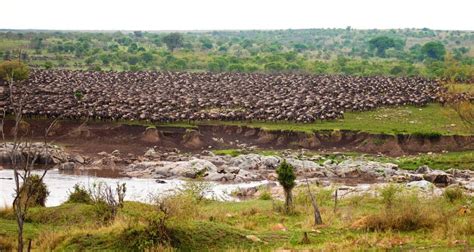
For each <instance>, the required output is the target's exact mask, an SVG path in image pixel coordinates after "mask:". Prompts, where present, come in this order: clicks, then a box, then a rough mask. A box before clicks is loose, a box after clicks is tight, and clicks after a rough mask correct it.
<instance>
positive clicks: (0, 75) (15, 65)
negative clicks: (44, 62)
mask: <svg viewBox="0 0 474 252" xmlns="http://www.w3.org/2000/svg"><path fill="white" fill-rule="evenodd" d="M29 74H30V70H29V69H28V66H26V65H25V64H23V63H21V62H18V61H16V60H15V61H4V62H2V63H0V79H2V80H5V81H8V80H10V79H11V78H12V77H13V80H15V81H20V80H26V79H28V76H29Z"/></svg>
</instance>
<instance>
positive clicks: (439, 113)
mask: <svg viewBox="0 0 474 252" xmlns="http://www.w3.org/2000/svg"><path fill="white" fill-rule="evenodd" d="M163 125H166V126H174V127H183V126H185V127H191V126H195V125H236V126H247V127H254V128H262V129H265V130H270V131H279V130H287V131H297V132H306V133H313V132H315V131H325V130H335V129H337V130H351V131H360V132H367V133H372V134H392V135H395V134H418V135H473V134H474V127H473V126H472V125H469V124H467V123H465V122H464V121H463V120H462V119H461V118H460V117H459V115H458V114H457V113H456V112H455V111H454V110H453V109H452V108H449V107H443V106H441V105H439V104H428V105H427V106H424V107H414V106H400V107H388V108H379V109H376V110H372V111H364V112H347V113H345V115H344V119H339V120H333V121H322V122H314V123H294V122H288V121H282V122H260V121H253V122H232V121H200V122H189V123H185V122H178V123H167V124H163Z"/></svg>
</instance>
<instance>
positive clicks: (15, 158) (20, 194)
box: [0, 62, 57, 251]
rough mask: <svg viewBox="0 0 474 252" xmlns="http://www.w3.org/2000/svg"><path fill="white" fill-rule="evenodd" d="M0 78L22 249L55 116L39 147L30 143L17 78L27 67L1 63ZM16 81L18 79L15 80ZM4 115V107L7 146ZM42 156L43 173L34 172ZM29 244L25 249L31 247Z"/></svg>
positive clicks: (25, 75)
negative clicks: (9, 122)
mask: <svg viewBox="0 0 474 252" xmlns="http://www.w3.org/2000/svg"><path fill="white" fill-rule="evenodd" d="M0 74H2V75H1V78H2V79H3V80H4V81H7V83H8V91H9V97H8V102H9V112H10V113H11V114H12V115H13V118H14V119H13V120H14V122H13V128H12V131H11V132H12V133H11V134H12V142H11V143H10V144H9V146H8V149H9V156H10V159H11V167H12V169H13V178H14V182H15V188H14V200H13V210H14V214H15V219H16V222H17V227H18V245H17V250H18V251H23V249H24V238H23V227H24V222H25V219H26V215H27V213H28V209H29V207H31V206H32V205H34V203H35V202H33V201H37V200H38V199H37V197H36V196H37V188H38V187H37V186H35V185H43V179H44V177H45V176H46V173H47V171H48V170H47V165H48V162H49V148H48V143H47V140H46V138H47V136H48V134H49V132H50V130H51V129H52V128H53V127H54V125H55V124H56V122H57V120H54V121H53V122H52V123H51V124H50V125H49V127H48V128H47V129H46V130H45V135H44V141H43V143H42V145H41V147H38V146H33V144H32V142H31V141H30V140H28V135H29V134H30V132H29V131H28V129H27V127H26V129H25V127H23V126H24V121H23V114H22V111H23V95H22V89H21V87H20V85H21V84H20V83H21V82H20V81H21V80H24V79H26V78H28V68H27V67H26V66H25V65H23V64H22V63H21V62H18V63H16V64H11V62H7V63H4V64H2V65H0ZM17 81H18V82H17ZM5 115H6V110H3V117H2V122H1V124H0V131H1V135H2V139H3V145H4V148H5V149H7V142H6V138H5V131H4V125H5ZM41 158H43V159H44V161H45V167H46V168H45V169H44V170H43V172H42V174H41V175H39V176H37V175H35V174H33V173H32V171H33V168H34V165H35V164H36V163H37V161H38V160H39V159H41ZM30 245H31V240H30V244H29V246H28V250H30Z"/></svg>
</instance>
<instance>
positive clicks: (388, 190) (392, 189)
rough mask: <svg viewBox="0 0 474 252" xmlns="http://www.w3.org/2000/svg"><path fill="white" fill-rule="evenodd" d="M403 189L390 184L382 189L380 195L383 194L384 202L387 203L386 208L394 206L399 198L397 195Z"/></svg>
mask: <svg viewBox="0 0 474 252" xmlns="http://www.w3.org/2000/svg"><path fill="white" fill-rule="evenodd" d="M400 190H402V188H401V187H399V186H397V185H395V184H390V185H388V186H386V187H384V188H382V189H380V196H382V203H383V204H384V205H385V208H386V209H389V208H392V206H393V203H394V202H395V200H396V199H397V195H398V193H399V192H400Z"/></svg>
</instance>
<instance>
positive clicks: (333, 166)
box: [125, 150, 474, 188]
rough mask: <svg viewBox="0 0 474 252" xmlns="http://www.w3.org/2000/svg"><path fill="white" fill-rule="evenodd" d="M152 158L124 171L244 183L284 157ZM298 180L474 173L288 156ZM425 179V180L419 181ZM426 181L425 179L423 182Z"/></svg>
mask: <svg viewBox="0 0 474 252" xmlns="http://www.w3.org/2000/svg"><path fill="white" fill-rule="evenodd" d="M147 156H149V157H151V158H150V159H149V160H150V161H137V162H135V163H133V164H130V165H129V166H128V167H127V169H126V170H125V174H127V175H128V176H134V177H150V178H157V179H163V178H171V177H184V178H198V177H199V178H203V179H205V180H208V181H219V182H245V181H257V180H276V179H277V174H276V168H277V167H278V165H279V164H280V163H281V162H282V160H283V158H282V157H278V156H264V155H259V154H244V155H238V156H236V157H231V156H217V155H214V154H212V153H211V152H208V151H205V152H203V153H202V154H198V155H194V156H186V155H181V156H179V155H178V156H179V158H175V157H173V159H174V161H170V159H167V158H166V157H160V158H162V160H156V159H155V160H154V159H153V158H152V157H153V156H157V154H156V152H155V151H154V150H148V151H147ZM285 159H286V161H287V162H288V163H289V164H291V165H292V166H293V167H294V169H295V173H296V175H297V177H298V178H299V179H305V178H319V179H322V180H338V181H339V180H351V179H355V180H356V181H358V183H384V182H395V183H410V182H419V183H412V184H413V185H414V186H418V185H422V184H423V183H431V184H434V185H436V186H447V185H451V184H459V185H462V186H465V187H467V188H470V187H471V186H472V184H470V183H471V182H474V174H473V173H474V172H472V171H461V170H455V169H453V170H449V171H447V172H445V171H440V170H432V169H430V168H429V167H420V168H419V169H418V170H416V171H408V170H402V169H399V168H398V166H397V165H396V164H392V163H382V162H375V161H370V160H365V159H352V158H347V159H345V160H343V161H342V162H339V163H337V162H334V161H332V160H326V161H324V162H321V161H319V162H315V160H311V158H305V157H303V158H297V157H293V156H290V157H286V158H285ZM178 160H179V161H178ZM420 181H422V182H420ZM423 181H424V182H423Z"/></svg>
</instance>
